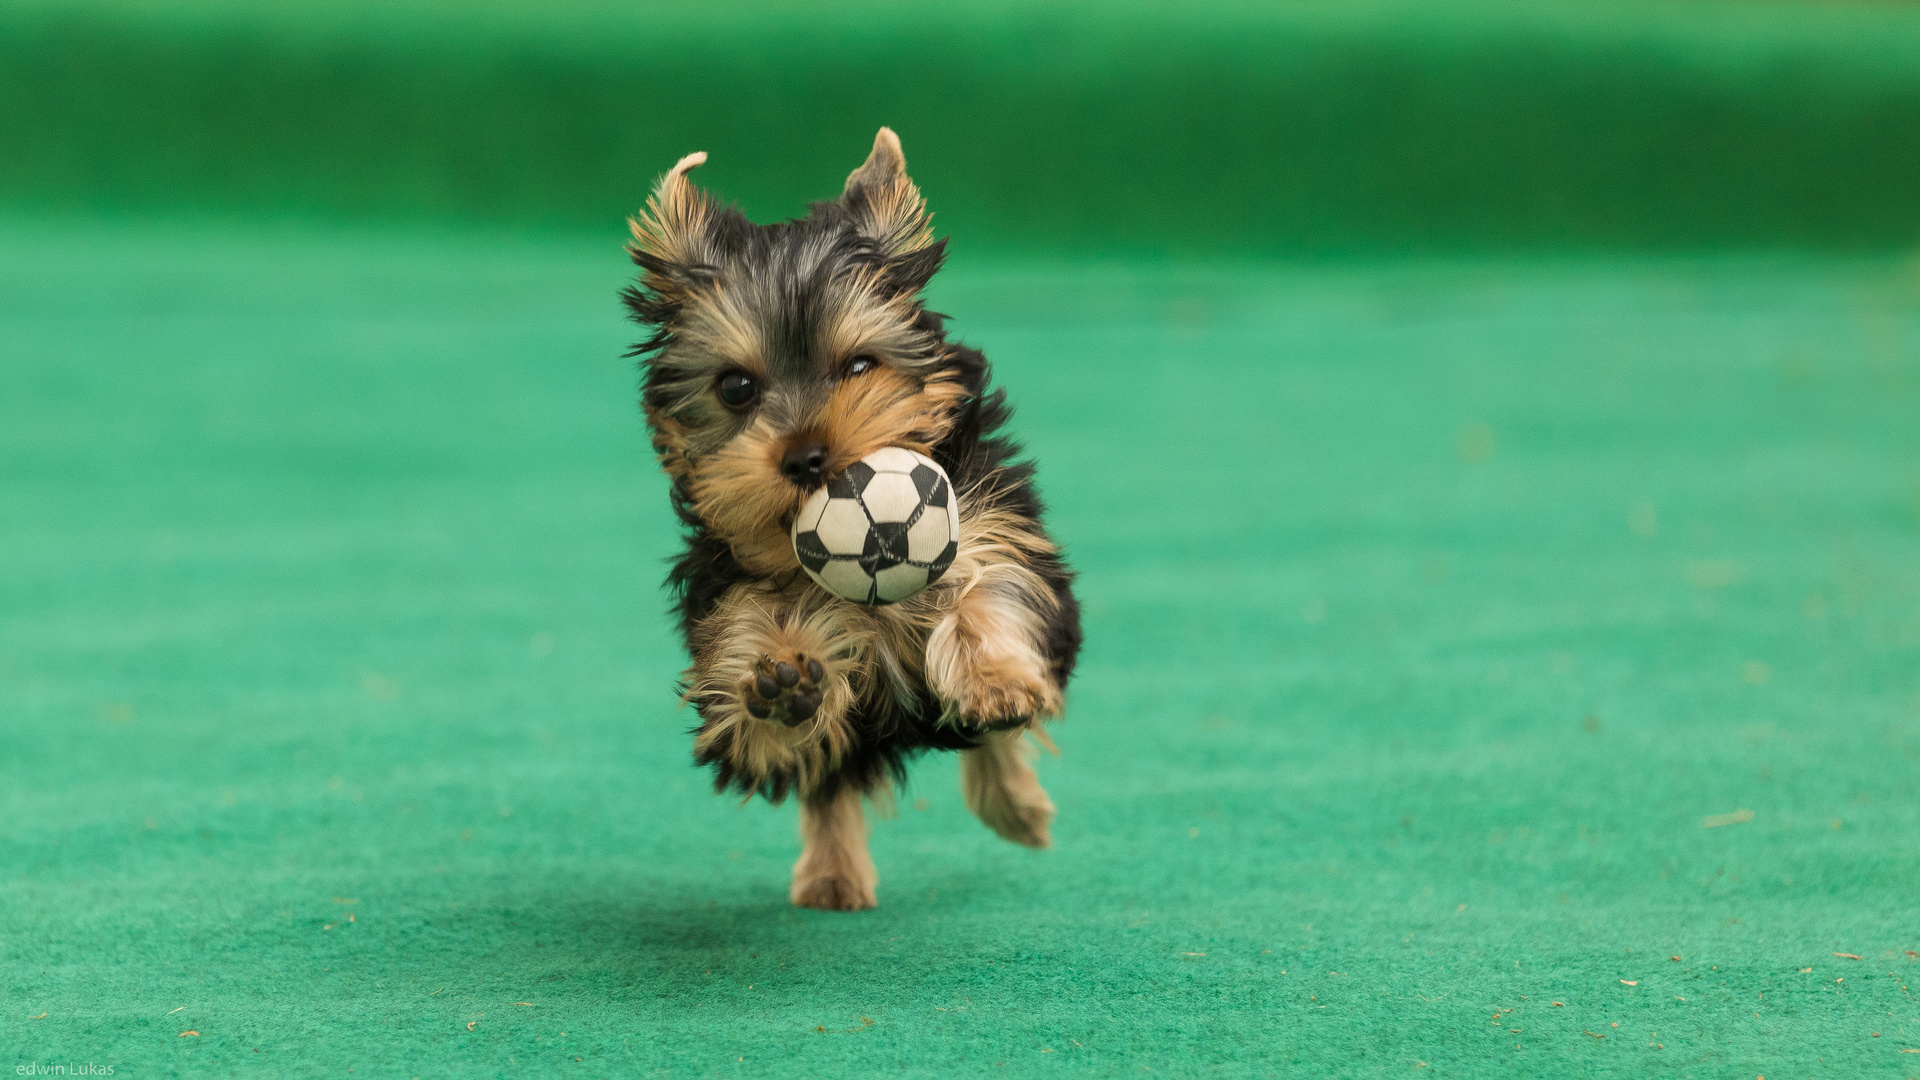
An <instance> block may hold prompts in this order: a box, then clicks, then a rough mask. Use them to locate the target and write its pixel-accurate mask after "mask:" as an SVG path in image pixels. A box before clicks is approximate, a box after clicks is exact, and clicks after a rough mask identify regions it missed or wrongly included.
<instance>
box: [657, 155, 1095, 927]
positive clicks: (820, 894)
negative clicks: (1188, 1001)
mask: <svg viewBox="0 0 1920 1080" xmlns="http://www.w3.org/2000/svg"><path fill="white" fill-rule="evenodd" d="M706 160H707V155H706V154H704V153H696V154H689V155H687V156H686V157H684V158H681V159H680V162H679V163H678V164H677V165H675V166H674V167H673V168H672V170H670V171H669V172H668V173H667V174H666V176H665V177H663V178H662V179H661V180H660V183H659V186H658V187H657V188H655V189H654V192H653V196H652V198H650V199H649V200H648V201H647V206H646V209H645V210H644V211H643V212H642V213H641V214H640V215H639V216H638V217H636V218H635V219H634V220H633V221H632V223H631V224H632V227H633V243H632V244H631V245H630V246H629V248H628V251H629V253H630V254H632V256H633V260H634V262H636V263H637V264H639V266H640V269H641V273H640V278H639V283H638V285H637V286H635V287H632V288H629V289H628V290H627V291H626V293H625V294H624V298H625V300H626V303H627V306H628V307H629V308H630V309H631V311H632V313H633V317H634V318H635V319H636V320H637V321H638V322H640V323H642V324H645V325H647V326H650V327H652V328H653V330H654V333H653V336H652V337H650V338H648V339H647V340H646V341H645V342H644V343H642V344H640V345H639V346H637V347H636V348H635V349H634V351H633V355H636V356H640V357H643V358H644V360H643V369H644V373H645V377H644V382H643V389H642V397H641V400H642V404H643V405H644V406H645V409H646V415H647V422H648V425H649V427H650V428H651V430H652V434H653V447H654V450H655V452H656V453H658V455H659V458H660V465H661V467H662V468H664V469H665V470H666V473H667V475H668V477H669V478H671V480H672V482H673V489H672V491H673V494H672V500H673V506H674V509H675V510H676V511H677V512H678V514H679V516H680V520H681V522H682V523H683V524H684V527H685V531H686V544H687V548H686V552H685V554H683V555H681V556H680V558H679V561H678V562H677V563H676V565H675V566H674V568H673V570H672V571H671V573H670V574H669V576H668V584H669V587H670V588H671V589H672V591H673V593H674V596H675V598H676V602H677V606H678V611H679V616H680V624H681V631H682V633H683V634H684V635H685V637H686V642H687V648H688V651H689V652H690V653H691V654H692V656H693V666H692V667H690V668H688V669H687V672H686V675H685V677H684V680H683V686H682V689H683V692H684V695H685V697H686V699H687V700H689V701H691V702H692V703H693V704H694V706H695V707H696V708H697V709H698V711H699V714H700V721H701V722H700V726H699V727H698V729H697V730H696V733H695V740H694V757H695V760H696V761H697V762H699V763H700V764H702V765H710V766H711V767H712V768H713V770H714V786H715V788H716V789H717V790H721V791H726V790H728V789H732V790H735V791H737V792H739V793H741V794H743V795H746V796H748V797H751V796H752V795H754V794H756V793H757V794H759V795H761V796H763V797H765V798H766V799H768V800H769V801H772V802H775V803H778V802H780V801H782V800H783V799H785V798H786V797H787V796H788V795H789V794H792V795H794V796H796V797H797V798H798V799H799V802H800V836H801V840H802V843H803V845H804V849H803V851H802V854H801V856H800V861H799V862H797V863H796V864H794V868H793V888H792V898H793V902H794V903H795V904H797V905H799V906H801V907H812V908H824V909H831V910H846V911H850V910H856V909H860V908H870V907H873V906H874V903H875V899H874V889H875V887H876V886H877V885H878V884H879V876H878V874H877V873H876V872H875V870H874V866H873V859H872V858H871V856H869V854H868V852H867V825H866V818H865V816H864V813H863V811H862V808H861V800H862V799H863V798H864V799H868V800H871V801H874V802H876V803H878V804H879V805H881V806H882V807H885V806H890V805H891V796H892V792H893V789H894V787H895V786H897V785H899V784H900V783H902V782H904V780H905V776H906V766H907V763H908V762H909V761H910V760H911V759H912V758H914V757H915V756H917V755H918V754H919V753H921V752H922V751H925V750H929V749H937V750H958V751H960V753H961V769H960V775H961V787H962V791H963V793H964V795H965V797H966V802H967V806H968V808H969V809H971V810H972V811H973V813H974V814H975V815H976V816H978V817H979V818H980V820H981V821H982V822H984V823H986V825H987V826H988V827H989V828H991V829H993V830H994V831H995V832H997V833H999V834H1000V835H1001V836H1003V837H1005V838H1006V839H1008V840H1011V841H1013V842H1015V843H1019V844H1026V845H1028V846H1030V847H1046V846H1048V844H1049V842H1050V841H1049V837H1048V828H1049V826H1050V824H1051V823H1052V821H1053V812H1054V811H1053V803H1052V801H1051V800H1049V799H1048V798H1047V793H1046V791H1045V790H1043V789H1042V788H1041V786H1040V782H1039V778H1038V777H1036V776H1035V775H1034V771H1033V767H1032V765H1031V764H1030V762H1029V760H1028V755H1027V753H1026V752H1025V751H1024V744H1023V742H1022V740H1021V736H1022V734H1023V733H1026V732H1031V733H1032V734H1033V735H1034V736H1035V737H1036V738H1037V739H1039V740H1041V741H1045V739H1046V736H1045V733H1044V732H1043V731H1042V729H1041V724H1043V723H1044V722H1045V721H1046V720H1048V719H1052V718H1055V717H1058V716H1059V715H1060V711H1061V705H1062V694H1063V692H1064V690H1065V688H1066V684H1067V678H1068V676H1069V675H1071V674H1072V672H1073V664H1074V658H1075V656H1076V655H1077V653H1078V652H1079V649H1080V610H1079V605H1078V604H1077V603H1076V602H1075V600H1074V597H1073V593H1072V590H1071V584H1072V580H1073V574H1072V572H1071V571H1069V570H1068V569H1067V567H1066V565H1065V564H1064V563H1063V562H1062V561H1061V558H1060V554H1059V549H1058V548H1057V547H1056V546H1055V545H1054V543H1053V541H1052V540H1050V539H1049V538H1048V536H1047V533H1046V530H1045V529H1044V528H1043V527H1042V526H1041V523H1040V515H1041V505H1040V499H1039V496H1038V495H1037V494H1036V492H1035V490H1034V486H1033V467H1032V466H1031V465H1027V464H1020V463H1016V462H1015V461H1014V458H1015V456H1016V455H1017V454H1018V453H1019V447H1018V446H1016V445H1015V444H1014V443H1012V442H1010V441H1009V440H1007V439H1006V438H1003V437H1000V436H999V435H998V434H997V432H998V430H999V429H1000V427H1001V425H1002V424H1004V423H1005V422H1006V420H1007V418H1008V414H1009V410H1008V407H1007V405H1006V402H1005V395H1004V394H1003V392H1001V391H998V390H989V389H988V382H989V368H988V365H987V359H986V357H984V356H982V355H981V354H980V353H979V352H977V351H975V350H973V349H970V348H967V347H966V346H964V345H961V344H958V343H956V342H952V341H949V340H948V339H947V335H946V330H945V319H946V317H945V316H943V315H940V314H938V313H936V312H932V311H928V310H927V309H926V307H925V306H924V302H923V301H922V299H921V296H920V292H921V290H922V289H923V288H924V287H925V286H926V284H927V282H928V280H929V279H931V278H932V277H933V275H934V272H935V271H937V270H939V269H940V266H941V263H942V261H943V259H944V258H945V252H946V241H945V240H935V239H934V238H933V233H932V229H931V227H930V226H929V224H928V214H927V209H926V203H925V201H924V200H923V199H922V198H921V196H920V191H919V189H918V188H916V187H915V186H914V184H913V181H911V180H909V179H908V178H907V172H906V159H905V158H904V157H903V156H902V154H901V152H900V140H899V139H898V138H897V137H895V135H894V133H893V132H892V131H890V130H888V129H886V128H881V129H880V133H879V135H878V137H876V138H875V139H874V142H873V152H872V154H871V155H870V156H869V157H868V158H867V160H866V162H865V164H863V165H861V166H860V167H859V168H857V169H855V170H854V171H853V174H852V175H850V176H848V177H847V185H846V190H845V191H843V192H842V193H841V195H840V198H839V199H837V200H834V201H832V202H818V203H814V204H813V206H812V207H811V212H810V213H809V215H808V216H807V217H805V218H803V219H799V220H795V221H787V222H781V223H779V224H774V225H755V224H753V223H751V222H749V221H748V220H747V219H746V217H745V216H744V215H743V214H741V213H740V211H739V210H738V209H735V208H734V207H732V206H727V205H722V204H720V203H719V202H717V201H715V200H714V199H713V198H712V197H711V196H709V195H708V194H706V193H705V192H703V191H701V190H699V189H697V188H695V187H694V186H693V185H692V184H691V183H689V182H688V180H687V172H688V170H690V169H692V168H694V167H695V166H697V165H700V164H703V163H704V162H705V161H706ZM888 446H902V447H907V448H909V449H912V450H915V451H918V452H920V453H922V454H926V455H927V456H929V457H931V458H933V459H934V460H935V461H937V462H939V463H940V465H941V467H942V468H944V469H945V470H946V471H947V475H948V477H949V478H950V479H951V481H952V484H953V489H954V491H955V493H956V494H957V496H958V503H959V506H960V523H959V531H960V537H959V547H958V554H957V555H956V556H955V558H954V561H953V564H952V566H951V567H950V568H949V569H948V570H947V572H946V573H945V574H944V575H943V576H942V577H940V578H939V579H938V580H937V581H935V582H934V583H933V584H932V585H930V586H929V587H928V588H927V589H926V590H925V591H923V592H920V593H918V594H916V595H914V596H912V597H909V598H907V599H906V600H903V601H901V602H900V603H897V604H891V605H884V606H871V607H870V606H867V605H864V604H858V603H854V602H852V601H848V600H844V599H841V598H839V597H837V596H834V595H833V594H831V593H829V592H827V591H826V590H824V589H822V588H821V587H820V586H818V585H816V584H815V583H814V582H813V581H812V580H811V579H809V578H808V577H807V575H806V574H805V573H803V572H802V568H801V565H800V561H799V558H798V556H797V555H796V554H795V552H794V547H793V543H792V541H791V539H790V535H789V530H790V529H791V527H792V524H793V518H794V515H795V513H796V512H797V511H798V509H799V507H800V504H801V502H802V501H803V500H804V499H805V498H806V497H807V495H808V494H809V493H810V492H812V491H813V490H814V489H816V488H818V487H820V486H821V485H823V484H825V483H826V482H827V481H828V480H829V479H831V478H833V477H834V476H836V475H837V474H838V473H839V472H840V471H841V470H843V469H845V468H846V467H847V466H848V465H849V464H851V463H853V462H856V461H859V460H860V459H861V458H863V457H865V456H867V455H868V454H870V453H872V452H874V451H875V450H878V449H880V448H882V447H888Z"/></svg>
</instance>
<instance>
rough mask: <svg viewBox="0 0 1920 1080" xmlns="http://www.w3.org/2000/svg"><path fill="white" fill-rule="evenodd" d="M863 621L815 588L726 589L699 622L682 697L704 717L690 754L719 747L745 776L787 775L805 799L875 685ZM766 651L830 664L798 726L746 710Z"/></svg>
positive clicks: (843, 746)
mask: <svg viewBox="0 0 1920 1080" xmlns="http://www.w3.org/2000/svg"><path fill="white" fill-rule="evenodd" d="M863 622H864V620H862V619H860V618H859V617H858V612H856V611H853V610H851V609H850V606H849V605H847V604H843V603H840V602H838V601H836V600H835V599H834V598H833V597H831V596H829V595H827V594H826V593H825V592H823V591H821V590H819V589H810V590H804V591H803V590H790V591H787V592H785V593H781V592H778V591H776V590H775V589H774V587H773V586H771V585H768V584H756V585H739V586H735V587H734V588H732V589H730V590H728V592H727V594H726V595H725V596H724V597H722V598H721V600H720V603H719V605H718V606H717V607H716V608H715V610H714V612H713V614H711V615H709V616H708V617H707V618H705V619H703V620H701V622H700V624H699V626H697V627H696V628H695V637H694V642H693V646H694V664H693V667H692V668H691V669H690V670H689V671H688V672H687V687H688V689H687V697H688V699H689V700H691V701H693V702H695V703H696V704H698V705H699V706H700V712H701V716H703V717H704V718H706V720H707V724H706V726H705V728H704V729H703V730H702V731H701V733H700V737H699V739H698V740H697V742H696V744H695V748H696V750H697V751H698V752H700V753H707V752H709V751H711V750H713V749H715V748H718V749H719V750H720V751H721V752H722V753H724V754H725V756H726V757H727V758H728V760H730V761H732V762H733V763H734V765H735V767H737V768H738V769H739V770H740V771H741V772H743V773H746V774H748V775H750V776H766V775H769V774H771V773H774V772H785V773H790V774H792V775H794V776H795V777H796V780H797V783H796V787H798V789H799V790H800V792H801V793H802V794H803V795H804V794H805V793H807V792H809V791H811V790H812V789H813V788H814V786H815V785H816V784H817V783H818V782H819V780H820V778H821V777H822V776H823V775H825V774H826V773H827V772H829V771H830V770H831V769H832V768H833V766H834V765H836V764H837V763H838V762H839V760H840V757H841V755H843V754H844V753H845V752H846V748H847V743H848V737H849V731H848V729H847V712H848V710H849V709H850V708H851V706H852V705H853V703H854V702H855V701H856V700H858V699H859V698H860V697H861V696H863V695H864V694H866V693H867V692H868V689H869V685H870V683H871V679H870V678H869V676H868V675H867V674H866V673H867V672H868V671H869V670H870V665H871V662H872V636H871V634H869V633H866V632H865V630H866V628H865V626H864V625H862V624H863ZM767 656H772V657H774V658H775V659H776V660H784V661H786V662H787V663H794V662H795V659H794V658H796V657H799V656H805V657H810V658H812V659H815V660H819V661H820V663H821V665H822V666H823V667H824V668H825V669H826V678H825V679H824V680H823V682H822V686H821V689H822V691H823V698H822V700H821V703H820V708H819V709H818V711H816V712H815V713H814V714H813V717H812V718H811V719H809V720H807V721H806V722H804V723H802V724H800V725H799V726H798V727H792V728H789V727H786V726H784V725H780V724H771V723H765V722H763V721H760V720H756V719H754V718H753V716H752V714H750V713H748V712H747V708H746V702H745V690H746V686H747V684H748V682H749V680H751V679H752V678H753V676H754V670H755V665H757V664H758V663H760V661H761V660H762V659H764V658H765V657H767ZM795 666H799V665H798V664H796V665H795Z"/></svg>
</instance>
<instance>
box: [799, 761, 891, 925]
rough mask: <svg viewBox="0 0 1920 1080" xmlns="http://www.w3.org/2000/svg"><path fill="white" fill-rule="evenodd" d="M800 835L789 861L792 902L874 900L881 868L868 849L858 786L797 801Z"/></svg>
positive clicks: (855, 904) (843, 904)
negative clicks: (796, 855) (796, 852)
mask: <svg viewBox="0 0 1920 1080" xmlns="http://www.w3.org/2000/svg"><path fill="white" fill-rule="evenodd" d="M800 840H801V843H802V844H804V845H805V846H804V848H803V849H802V850H801V853H800V861H799V862H797V863H794V864H793V892H792V897H793V903H794V906H795V907H809V908H819V909H820V910H822V911H859V910H860V909H862V908H870V907H874V906H876V905H877V904H878V903H879V901H878V900H877V899H875V897H874V889H875V888H877V887H878V886H879V884H880V873H879V871H877V870H875V869H874V867H873V856H871V855H869V854H868V853H867V817H866V814H865V813H864V812H862V810H861V808H860V792H859V791H857V790H855V789H853V788H850V787H842V788H840V789H839V790H838V791H836V792H835V793H834V794H832V795H829V796H827V797H825V798H817V797H812V796H809V797H807V798H804V799H802V800H801V801H800Z"/></svg>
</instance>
